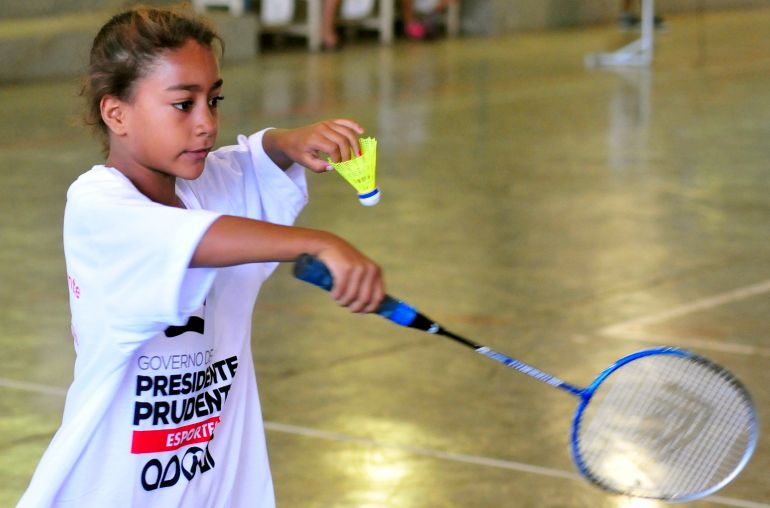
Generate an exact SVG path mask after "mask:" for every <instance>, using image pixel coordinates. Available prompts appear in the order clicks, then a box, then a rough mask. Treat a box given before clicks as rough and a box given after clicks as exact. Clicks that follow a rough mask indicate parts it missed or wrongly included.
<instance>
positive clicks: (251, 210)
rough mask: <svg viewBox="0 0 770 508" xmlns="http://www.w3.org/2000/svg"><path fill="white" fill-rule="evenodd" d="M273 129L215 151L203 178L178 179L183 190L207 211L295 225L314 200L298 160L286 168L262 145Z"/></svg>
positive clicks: (208, 159) (242, 137) (245, 137)
mask: <svg viewBox="0 0 770 508" xmlns="http://www.w3.org/2000/svg"><path fill="white" fill-rule="evenodd" d="M267 130H269V129H265V130H263V131H259V132H257V133H255V134H252V135H251V136H248V137H247V136H238V144H236V145H231V146H225V147H222V148H220V149H218V150H216V151H215V152H212V153H210V154H209V156H208V158H207V159H206V169H205V171H204V172H203V174H202V175H201V176H200V177H199V178H198V179H197V180H193V181H178V182H177V185H178V186H179V188H180V191H181V192H182V193H183V195H185V197H187V198H188V199H190V198H192V199H190V201H194V202H197V203H198V204H199V206H200V207H201V208H205V209H207V210H216V211H219V212H221V213H224V214H228V215H236V216H240V217H248V218H250V219H256V220H262V221H266V222H272V223H274V224H281V225H284V226H288V225H291V224H293V223H294V221H295V220H296V218H297V216H298V215H299V213H300V212H301V211H302V209H303V208H304V207H305V205H306V204H307V201H308V191H307V182H306V180H305V169H304V168H303V167H302V166H300V165H298V164H294V165H292V166H291V167H290V168H288V169H287V170H286V171H284V170H282V169H281V168H280V167H278V166H277V165H276V164H275V163H274V162H273V161H272V160H271V159H270V157H269V156H268V155H267V153H266V152H265V150H264V148H263V147H262V137H263V136H264V133H265V132H266V131H267ZM188 193H189V194H191V196H188Z"/></svg>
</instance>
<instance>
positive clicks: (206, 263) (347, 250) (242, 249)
mask: <svg viewBox="0 0 770 508" xmlns="http://www.w3.org/2000/svg"><path fill="white" fill-rule="evenodd" d="M301 254H311V255H313V256H316V257H318V258H319V259H320V260H321V261H323V262H324V263H325V264H326V265H327V266H328V267H329V270H330V271H331V273H332V276H333V277H334V288H333V289H332V297H333V298H334V299H335V300H336V301H337V303H339V304H340V305H342V306H344V307H347V308H348V309H350V310H351V311H352V312H374V311H375V310H377V308H378V307H379V304H380V302H382V299H383V298H384V296H385V288H384V282H383V280H382V273H381V270H380V267H379V266H378V265H377V264H376V263H374V262H373V261H372V260H370V259H369V258H367V257H366V256H365V255H363V254H362V253H361V252H360V251H358V250H357V249H356V248H355V247H353V246H352V245H351V244H349V243H348V242H346V241H345V240H343V239H342V238H340V237H338V236H336V235H333V234H331V233H328V232H325V231H319V230H315V229H306V228H299V227H293V226H281V225H277V224H272V223H269V222H263V221H258V220H253V219H247V218H243V217H235V216H231V215H223V216H221V217H220V218H218V219H217V220H215V221H214V223H213V224H212V225H211V227H210V228H209V229H208V231H207V232H206V234H204V235H203V238H202V239H201V241H200V243H199V244H198V247H197V248H196V250H195V253H194V254H193V257H192V260H191V261H190V266H191V267H221V266H233V265H240V264H245V263H261V262H274V261H279V262H280V261H293V260H295V259H297V257H299V256H300V255H301Z"/></svg>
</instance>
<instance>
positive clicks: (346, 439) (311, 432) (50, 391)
mask: <svg viewBox="0 0 770 508" xmlns="http://www.w3.org/2000/svg"><path fill="white" fill-rule="evenodd" d="M2 388H7V389H13V390H22V391H29V392H36V393H41V394H45V395H56V396H61V397H63V396H64V395H66V393H67V390H66V389H65V388H62V387H59V386H50V385H43V384H40V383H30V382H26V381H18V380H15V379H8V378H2V377H0V389H2ZM264 427H265V430H266V431H270V432H281V433H284V434H289V435H293V436H302V437H307V438H313V439H323V440H325V441H332V442H336V443H348V444H355V445H359V446H368V447H372V448H380V449H385V450H395V451H400V452H402V453H408V454H411V455H417V456H420V457H428V458H433V459H438V460H445V461H448V462H457V463H463V464H471V465H476V466H483V467H494V468H497V469H505V470H509V471H517V472H521V473H528V474H534V475H539V476H546V477H550V478H561V479H563V480H573V481H580V482H585V480H584V479H583V477H581V476H580V475H579V474H577V473H574V472H568V471H562V470H561V469H555V468H550V467H544V466H536V465H534V464H526V463H524V462H516V461H511V460H503V459H495V458H492V457H484V456H480V455H469V454H464V453H455V452H448V451H443V450H436V449H433V448H423V447H417V446H408V445H401V444H394V443H386V442H383V441H377V440H374V439H369V438H365V437H358V436H352V435H350V434H343V433H339V432H330V431H325V430H318V429H313V428H310V427H303V426H300V425H290V424H286V423H280V422H273V421H264ZM703 501H707V502H710V503H715V504H720V505H724V506H730V507H734V508H770V504H766V503H758V502H755V501H747V500H744V499H735V498H730V497H721V496H708V497H706V498H704V499H703Z"/></svg>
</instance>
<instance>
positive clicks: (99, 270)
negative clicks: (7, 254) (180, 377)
mask: <svg viewBox="0 0 770 508" xmlns="http://www.w3.org/2000/svg"><path fill="white" fill-rule="evenodd" d="M115 173H117V172H116V171H114V170H111V169H109V168H104V167H102V168H101V170H96V169H95V170H92V171H91V172H89V173H86V175H84V176H82V177H81V178H80V179H79V180H78V181H77V182H75V184H73V185H72V186H71V187H70V190H69V192H68V194H67V207H66V210H65V218H64V249H65V255H66V259H67V271H68V273H69V274H70V276H71V277H73V278H75V279H76V280H77V284H78V287H79V295H78V298H77V299H76V300H75V301H73V319H74V318H75V317H76V314H77V313H76V310H78V309H77V308H76V307H78V306H82V308H81V309H80V310H81V311H84V312H95V313H99V312H103V313H104V322H106V323H107V324H108V326H110V327H113V328H116V329H118V330H123V331H126V332H130V333H134V334H135V333H141V334H144V333H147V334H154V333H158V332H161V331H163V330H164V329H165V327H166V326H168V325H170V324H182V323H183V322H184V320H185V319H186V317H187V316H188V315H189V314H190V313H191V312H193V311H194V310H195V309H197V308H199V307H200V306H201V305H202V304H203V302H204V300H205V298H206V295H207V293H208V291H209V289H210V288H211V285H212V283H213V280H214V277H215V275H216V269H213V268H189V263H190V260H191V259H192V256H193V253H194V252H195V249H196V248H197V246H198V244H199V242H200V240H201V238H202V237H203V235H204V234H205V233H206V231H207V230H208V228H209V227H210V226H211V224H212V223H213V222H214V221H215V220H216V219H217V218H218V217H219V216H220V214H218V213H216V212H212V211H207V210H185V209H181V208H173V207H168V206H164V205H161V204H158V203H155V202H153V201H151V200H149V199H148V198H146V197H145V196H144V195H142V194H141V193H139V191H137V190H136V189H135V188H134V187H133V186H132V185H131V184H130V182H128V180H126V179H125V177H124V176H122V175H120V174H115ZM85 319H89V317H88V316H85Z"/></svg>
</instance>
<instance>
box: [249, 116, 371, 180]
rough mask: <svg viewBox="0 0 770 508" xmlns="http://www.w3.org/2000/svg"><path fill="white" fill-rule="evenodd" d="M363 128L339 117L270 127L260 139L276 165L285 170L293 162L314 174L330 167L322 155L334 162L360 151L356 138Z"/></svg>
mask: <svg viewBox="0 0 770 508" xmlns="http://www.w3.org/2000/svg"><path fill="white" fill-rule="evenodd" d="M363 132H364V129H363V127H361V126H360V125H359V124H358V123H356V122H354V121H353V120H347V119H344V118H338V119H335V120H324V121H322V122H318V123H314V124H312V125H307V126H305V127H298V128H296V129H271V130H269V131H267V132H266V133H265V135H264V137H263V138H262V145H263V146H264V148H265V152H267V155H268V156H269V157H270V158H271V159H272V160H273V162H275V163H276V164H277V165H278V166H279V167H281V168H283V169H287V168H288V167H289V166H291V164H292V163H294V162H296V163H298V164H300V165H302V166H305V167H306V168H308V169H310V170H311V171H314V172H316V173H323V172H324V171H326V170H327V168H328V167H329V162H328V161H327V160H326V158H325V155H328V156H329V157H331V159H332V160H333V161H334V162H341V161H346V160H348V159H350V158H351V153H352V154H354V156H357V155H359V154H360V153H361V148H360V147H359V146H358V137H359V136H360V135H361V134H363Z"/></svg>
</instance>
